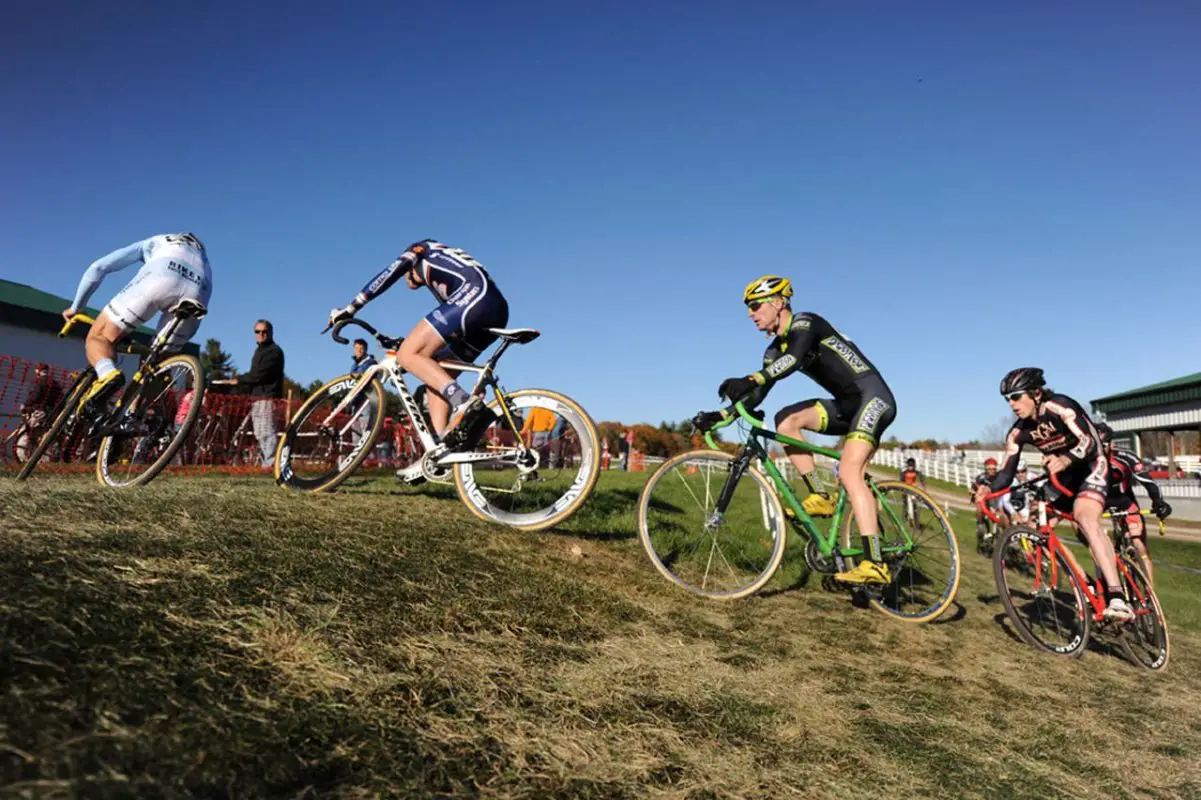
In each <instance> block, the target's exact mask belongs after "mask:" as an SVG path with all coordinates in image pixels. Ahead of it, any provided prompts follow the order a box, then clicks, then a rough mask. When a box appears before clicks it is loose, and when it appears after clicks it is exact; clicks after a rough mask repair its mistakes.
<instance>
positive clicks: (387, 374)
mask: <svg viewBox="0 0 1201 800" xmlns="http://www.w3.org/2000/svg"><path fill="white" fill-rule="evenodd" d="M438 366H440V367H442V368H443V369H445V370H446V371H447V372H459V373H462V372H472V373H474V374H475V375H476V378H477V381H478V383H477V389H476V391H479V388H478V387H480V386H483V385H485V379H486V378H488V377H490V373H491V369H490V367H488V366H487V365H485V366H482V367H480V366H476V365H475V364H468V363H467V362H465V361H439V362H438ZM404 372H405V371H404V368H403V367H401V366H400V364H399V362H397V360H396V355H395V353H393V352H392V351H388V355H387V356H386V357H385V358H384V359H383V360H382V361H378V362H376V363H375V364H373V365H372V366H370V367H368V368H367V369H366V370H365V371H364V372H363V374H362V375H360V376H359V377H358V379H357V380H356V381H355V385H354V388H353V389H352V390H351V391H350V393H349V394H347V395H346V397H344V398H342V402H340V403H338V405H337V406H336V407H335V408H334V410H333V411H331V412H330V413H329V418H331V419H333V418H336V417H337V415H338V414H340V413H342V412H343V411H345V410H346V408H347V406H349V405H351V404H352V403H353V402H354V401H355V399H356V398H357V397H359V395H361V394H363V392H365V391H366V387H367V386H368V385H369V384H370V383H371V381H373V380H376V379H377V376H380V375H382V376H383V377H382V378H380V381H381V382H382V383H387V384H390V385H391V386H392V388H393V389H395V390H396V393H397V394H398V395H399V396H400V402H401V404H402V405H403V406H404V409H405V413H406V414H408V415H409V419H410V420H412V422H413V430H414V431H416V433H417V438H418V439H419V440H420V441H421V446H422V452H423V454H426V455H430V456H439V457H438V465H439V466H442V465H447V464H466V463H470V462H475V461H496V460H497V459H498V458H503V457H505V456H506V455H510V454H511V455H523V454H525V453H527V452H530V448H527V447H526V446H525V442H524V441H522V438H521V436H520V435H518V436H517V437H516V440H517V446H516V447H511V448H510V447H503V448H499V449H498V450H491V451H487V452H467V453H443V452H442V451H444V450H445V449H446V446H445V445H443V444H442V443H441V442H439V441H438V440H437V439H435V438H434V434H433V433H432V432H431V431H430V429H429V428H428V427H427V426H426V424H425V417H424V415H423V414H422V413H421V409H420V407H418V405H417V400H416V399H415V398H414V397H413V394H412V392H410V391H409V387H408V386H406V385H405V382H404V379H403V377H402V376H403V375H404ZM493 391H494V393H496V390H495V389H494V390H493ZM473 394H474V392H473ZM481 394H482V392H481ZM499 405H500V406H501V408H502V409H503V410H504V413H505V415H506V416H507V415H508V409H507V408H506V406H505V404H504V403H499ZM356 417H357V414H351V415H350V419H348V420H347V421H346V423H345V424H344V425H343V426H342V427H341V428H340V429H339V430H338V431H337V434H338V438H339V439H341V438H342V437H343V436H345V435H346V434H347V433H348V432H351V431H352V429H353V426H354V422H355V418H356ZM509 424H510V426H511V427H512V428H513V429H514V430H515V431H516V427H517V426H516V425H515V424H513V420H512V419H511V418H510V419H509ZM356 450H357V448H356ZM535 452H536V451H535ZM517 466H518V468H519V469H520V468H521V466H520V464H518V465H517Z"/></svg>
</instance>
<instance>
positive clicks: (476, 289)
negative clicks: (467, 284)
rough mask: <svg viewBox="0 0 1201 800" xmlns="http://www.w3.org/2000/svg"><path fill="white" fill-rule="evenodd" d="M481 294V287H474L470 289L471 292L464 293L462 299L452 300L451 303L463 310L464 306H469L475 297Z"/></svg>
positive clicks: (454, 298)
mask: <svg viewBox="0 0 1201 800" xmlns="http://www.w3.org/2000/svg"><path fill="white" fill-rule="evenodd" d="M479 293H480V287H478V286H472V287H471V288H470V290H468V291H466V292H464V293H463V295H462V296H461V297H453V298H451V301H450V302H451V303H453V304H454V305H456V306H458V307H459V308H462V307H463V306H465V305H467V304H468V303H470V302H471V301H472V300H474V299H475V296H476V295H477V294H479Z"/></svg>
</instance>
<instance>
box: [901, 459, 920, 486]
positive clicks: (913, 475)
mask: <svg viewBox="0 0 1201 800" xmlns="http://www.w3.org/2000/svg"><path fill="white" fill-rule="evenodd" d="M901 480H903V481H905V483H907V484H909V485H910V486H921V487H922V488H923V489H925V488H926V476H925V475H923V474H922V473H921V472H919V471H918V468H917V461H916V460H915V459H912V458H907V459H905V469H903V470H901Z"/></svg>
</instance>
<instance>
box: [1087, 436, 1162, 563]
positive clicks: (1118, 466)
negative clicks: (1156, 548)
mask: <svg viewBox="0 0 1201 800" xmlns="http://www.w3.org/2000/svg"><path fill="white" fill-rule="evenodd" d="M1097 433H1098V435H1100V437H1101V444H1102V446H1104V448H1105V456H1106V458H1107V459H1108V460H1109V492H1108V493H1107V494H1106V496H1105V503H1106V505H1108V506H1109V507H1110V508H1112V509H1120V510H1122V511H1125V512H1126V525H1127V527H1128V528H1129V529H1130V540H1131V541H1132V542H1133V543H1134V549H1135V550H1137V551H1138V556H1139V558H1140V559H1141V560H1142V562H1143V565H1144V569H1146V571H1147V580H1149V581H1151V583H1152V584H1154V583H1155V580H1154V577H1153V576H1152V567H1151V554H1150V552H1149V551H1148V550H1147V529H1146V527H1145V526H1144V525H1143V517H1142V515H1141V514H1139V507H1138V500H1136V499H1135V497H1134V486H1135V484H1136V483H1137V484H1138V485H1140V486H1142V487H1143V490H1144V491H1146V493H1147V496H1148V497H1150V498H1151V513H1152V514H1154V515H1155V516H1157V517H1159V518H1160V519H1167V518H1168V517H1169V516H1170V515H1171V513H1172V507H1171V506H1170V505H1168V504H1167V503H1166V502H1164V499H1163V494H1162V493H1161V492H1160V491H1159V485H1158V484H1156V483H1155V480H1154V479H1153V478H1152V477H1151V475H1150V473H1149V472H1148V471H1147V467H1146V465H1144V464H1143V461H1142V459H1141V458H1139V457H1138V456H1137V455H1135V454H1134V453H1132V452H1130V451H1129V450H1126V449H1125V448H1122V447H1115V446H1114V444H1113V429H1112V428H1110V427H1109V426H1108V425H1106V424H1105V423H1104V422H1102V423H1099V424H1098V425H1097Z"/></svg>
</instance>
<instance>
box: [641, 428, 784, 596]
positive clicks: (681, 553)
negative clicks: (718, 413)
mask: <svg viewBox="0 0 1201 800" xmlns="http://www.w3.org/2000/svg"><path fill="white" fill-rule="evenodd" d="M734 462H735V458H734V456H732V455H730V454H729V453H723V452H721V451H718V450H694V451H692V452H689V453H682V454H680V455H678V456H676V457H675V458H672V459H669V460H668V461H666V462H664V463H663V465H662V466H660V467H659V469H657V470H655V473H654V474H653V475H651V477H650V480H648V481H647V482H646V486H645V487H644V488H643V490H642V494H641V496H640V497H639V498H638V537H639V539H640V540H641V541H642V547H643V548H644V549H645V550H646V554H647V555H648V556H650V559H651V563H652V564H654V565H655V569H657V570H659V573H660V574H661V575H663V577H665V578H667V579H668V580H669V581H671V582H672V583H674V584H675V585H676V586H679V587H681V588H683V589H687V590H688V591H690V592H692V593H693V594H696V595H700V596H701V597H709V598H712V599H714V600H735V599H737V598H739V597H746V596H747V595H749V594H752V593H754V592H757V591H758V590H759V589H761V588H763V586H765V585H766V584H767V582H768V581H770V580H771V579H772V576H773V575H774V574H775V572H776V570H777V569H778V568H779V566H780V561H781V560H782V559H783V558H784V545H785V541H786V536H787V525H785V521H784V509H783V507H781V505H780V499H779V497H777V496H776V489H775V486H774V485H773V484H772V483H771V482H770V481H769V480H768V479H767V478H766V477H764V475H763V473H761V472H759V470H757V469H755V468H754V467H751V466H748V467H747V469H746V471H745V472H744V473H743V475H742V479H740V480H739V482H738V485H737V486H735V487H734V490H733V492H732V493H731V495H730V502H729V505H728V506H727V507H726V510H725V513H724V514H721V515H718V514H717V513H716V511H715V509H716V505H717V501H718V498H719V496H720V495H721V494H722V489H723V487H724V486H725V485H726V482H727V480H728V479H729V478H730V476H731V472H730V471H731V468H732V466H733V464H734Z"/></svg>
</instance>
